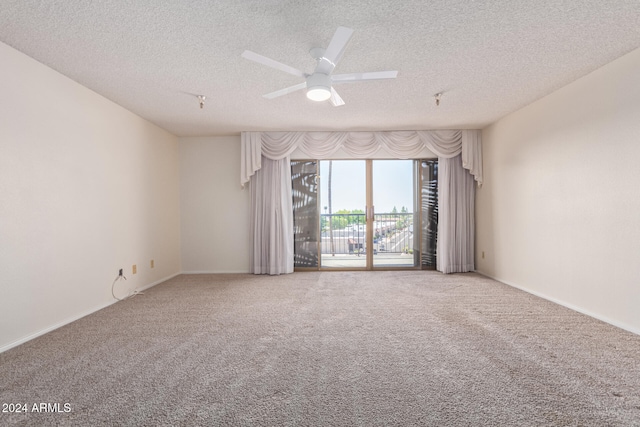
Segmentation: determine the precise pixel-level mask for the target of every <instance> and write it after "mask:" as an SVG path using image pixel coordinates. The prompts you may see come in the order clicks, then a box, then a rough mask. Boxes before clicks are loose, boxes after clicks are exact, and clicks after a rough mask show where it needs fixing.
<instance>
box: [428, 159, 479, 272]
mask: <svg viewBox="0 0 640 427" xmlns="http://www.w3.org/2000/svg"><path fill="white" fill-rule="evenodd" d="M475 190H476V189H475V186H474V184H473V177H472V176H471V175H470V174H469V173H468V172H467V171H466V170H465V169H464V168H463V164H462V155H458V156H456V157H453V158H450V159H446V158H439V159H438V244H437V249H436V253H437V257H436V264H437V266H436V268H437V269H438V271H441V272H443V273H465V272H467V271H473V270H474V269H475V266H474V245H475V242H474V236H475V219H474V218H475Z"/></svg>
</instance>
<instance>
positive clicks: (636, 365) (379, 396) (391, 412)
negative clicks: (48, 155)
mask: <svg viewBox="0 0 640 427" xmlns="http://www.w3.org/2000/svg"><path fill="white" fill-rule="evenodd" d="M0 382H1V383H0V385H1V388H0V403H3V404H4V403H7V404H8V403H25V404H27V405H28V409H29V411H31V410H32V409H33V404H34V403H38V404H39V403H51V404H54V403H58V405H59V406H58V407H57V409H58V410H59V411H60V412H55V413H36V412H29V413H26V414H7V413H0V425H14V424H15V425H37V426H42V425H79V426H89V425H91V426H95V425H114V426H115V425H118V426H121V425H124V426H126V425H130V426H138V425H149V426H155V425H207V426H217V425H234V426H236V425H237V426H410V425H426V426H484V425H491V426H627V425H640V336H637V335H634V334H631V333H628V332H625V331H623V330H620V329H617V328H615V327H613V326H610V325H607V324H605V323H602V322H600V321H597V320H594V319H592V318H589V317H587V316H584V315H581V314H578V313H575V312H572V311H570V310H568V309H566V308H563V307H560V306H557V305H555V304H552V303H550V302H547V301H544V300H541V299H539V298H536V297H534V296H531V295H529V294H526V293H524V292H521V291H518V290H515V289H512V288H510V287H508V286H505V285H502V284H500V283H498V282H495V281H492V280H489V279H486V278H484V277H482V276H480V275H477V274H457V275H442V274H439V273H436V272H420V271H411V272H311V273H295V274H293V275H287V276H281V277H265V276H251V275H183V276H178V277H176V278H174V279H172V280H169V281H167V282H165V283H163V284H160V285H158V286H156V287H154V288H152V289H150V290H148V291H147V292H146V293H145V294H144V295H141V296H137V297H135V298H132V299H129V300H126V301H123V302H119V303H117V304H114V305H112V306H110V307H108V308H106V309H104V310H101V311H100V312H98V313H95V314H93V315H91V316H88V317H85V318H83V319H81V320H79V321H77V322H74V323H73V324H70V325H68V326H66V327H63V328H61V329H58V330H56V331H54V332H52V333H49V334H47V335H45V336H42V337H40V338H37V339H35V340H33V341H30V342H28V343H26V344H23V345H21V346H19V347H16V348H14V349H11V350H9V351H7V352H5V353H2V354H0ZM65 404H68V406H67V407H65V406H64V405H65ZM55 408H56V406H55V405H50V407H49V409H55ZM65 409H69V412H64V411H65Z"/></svg>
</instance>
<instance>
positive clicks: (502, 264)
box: [476, 49, 640, 333]
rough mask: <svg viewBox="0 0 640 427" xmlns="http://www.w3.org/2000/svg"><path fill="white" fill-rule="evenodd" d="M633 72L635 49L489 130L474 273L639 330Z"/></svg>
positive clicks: (636, 81)
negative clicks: (478, 272)
mask: <svg viewBox="0 0 640 427" xmlns="http://www.w3.org/2000/svg"><path fill="white" fill-rule="evenodd" d="M639 76H640V49H639V50H636V51H634V52H632V53H630V54H628V55H626V56H624V57H622V58H619V59H618V60H616V61H614V62H612V63H610V64H608V65H606V66H604V67H602V68H601V69H598V70H596V71H595V72H593V73H591V74H589V75H588V76H586V77H584V78H582V79H580V80H578V81H576V82H574V83H572V84H570V85H568V86H566V87H564V88H562V89H561V90H558V91H557V92H555V93H553V94H551V95H549V96H547V97H545V98H543V99H541V100H539V101H537V102H535V103H533V104H531V105H529V106H527V107H526V108H523V109H522V110H520V111H518V112H516V113H513V114H511V115H509V116H507V117H505V118H503V119H501V120H499V121H498V122H497V123H495V124H493V125H491V126H489V127H488V128H486V129H484V131H483V151H484V171H485V184H484V186H483V188H481V189H480V190H479V191H478V194H477V213H476V216H477V244H476V257H477V263H476V265H477V269H478V271H480V272H481V273H484V274H486V275H488V276H491V277H494V278H496V279H498V280H501V281H503V282H505V283H508V284H511V285H513V286H516V287H519V288H522V289H525V290H527V291H530V292H532V293H534V294H538V295H540V296H543V297H545V298H548V299H551V300H554V301H556V302H559V303H561V304H564V305H567V306H570V307H572V308H574V309H577V310H579V311H582V312H585V313H588V314H591V315H593V316H595V317H598V318H600V319H602V320H605V321H608V322H610V323H613V324H615V325H618V326H620V327H623V328H625V329H628V330H631V331H634V332H636V333H640V168H639V167H638V164H639V163H638V160H639V159H640V77H639ZM483 251H484V253H485V257H484V259H483V258H482V252H483Z"/></svg>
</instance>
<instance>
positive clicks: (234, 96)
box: [0, 0, 640, 136]
mask: <svg viewBox="0 0 640 427" xmlns="http://www.w3.org/2000/svg"><path fill="white" fill-rule="evenodd" d="M341 25H342V26H347V27H350V28H353V29H354V30H355V33H354V35H353V37H352V39H351V42H350V44H349V45H348V47H347V49H346V52H345V54H344V57H343V59H342V61H341V62H340V63H339V64H338V66H337V68H336V70H335V72H336V73H352V72H362V71H383V70H398V71H399V74H398V78H397V79H396V80H392V81H377V82H367V83H354V84H342V85H339V86H336V89H337V90H338V92H339V93H340V95H341V96H342V98H343V99H344V100H345V102H346V105H345V106H343V107H338V108H336V107H332V106H331V105H330V104H329V103H313V102H311V101H309V100H307V99H306V98H305V96H304V92H303V91H299V92H296V93H292V94H289V95H286V96H283V97H281V98H277V99H274V100H267V99H264V98H262V95H263V94H265V93H268V92H272V91H275V90H278V89H281V88H284V87H287V86H291V85H294V84H296V83H300V82H301V80H300V79H299V78H296V77H294V76H291V75H288V74H285V73H283V72H280V71H278V70H274V69H270V68H268V67H265V66H262V65H260V64H257V63H254V62H251V61H248V60H246V59H243V58H241V57H240V54H241V53H242V52H243V51H244V50H246V49H248V50H252V51H254V52H257V53H259V54H262V55H264V56H267V57H270V58H273V59H275V60H277V61H280V62H283V63H285V64H288V65H291V66H293V67H295V68H299V69H301V70H303V71H305V72H310V71H312V70H313V67H314V65H315V62H314V60H313V59H312V58H311V56H310V55H309V53H308V51H309V49H310V48H312V47H314V46H320V47H326V46H327V45H328V43H329V41H330V40H331V37H332V36H333V33H334V32H335V30H336V28H337V27H338V26H341ZM0 41H2V42H4V43H6V44H8V45H10V46H12V47H14V48H16V49H18V50H20V51H22V52H24V53H25V54H27V55H29V56H31V57H33V58H34V59H36V60H38V61H40V62H42V63H44V64H46V65H48V66H50V67H51V68H53V69H55V70H57V71H59V72H60V73H62V74H64V75H66V76H68V77H69V78H71V79H73V80H75V81H77V82H79V83H81V84H83V85H85V86H87V87H88V88H90V89H92V90H94V91H95V92H97V93H99V94H101V95H103V96H105V97H106V98H108V99H110V100H112V101H114V102H116V103H118V104H120V105H122V106H123V107H125V108H127V109H129V110H131V111H133V112H134V113H137V114H138V115H140V116H142V117H144V118H146V119H148V120H150V121H151V122H153V123H156V124H157V125H159V126H160V127H162V128H164V129H166V130H168V131H170V132H171V133H173V134H175V135H178V136H195V135H229V134H237V133H239V132H240V131H243V130H402V129H442V128H482V127H484V126H486V125H488V124H490V123H492V122H494V121H496V120H497V119H499V118H501V117H502V116H504V115H506V114H508V113H511V112H513V111H515V110H517V109H519V108H521V107H523V106H525V105H527V104H529V103H531V102H533V101H535V100H537V99H539V98H541V97H543V96H545V95H547V94H549V93H551V92H553V91H554V90H556V89H559V88H560V87H562V86H564V85H566V84H568V83H570V82H572V81H574V80H576V79H578V78H580V77H582V76H584V75H586V74H588V73H589V72H591V71H593V70H595V69H597V68H599V67H601V66H603V65H605V64H606V63H608V62H611V61H612V60H614V59H616V58H618V57H620V56H622V55H624V54H625V53H628V52H630V51H632V50H634V49H636V48H638V47H639V46H640V2H638V1H637V0H615V1H604V2H603V1H601V0H600V1H583V0H566V1H562V2H558V1H556V0H545V1H536V2H524V1H492V2H484V1H469V0H457V1H456V0H437V1H429V2H425V1H423V0H408V1H393V0H386V1H384V0H369V1H366V2H365V1H358V2H344V1H326V0H323V1H317V0H311V1H305V2H300V1H264V0H255V1H238V0H221V1H215V2H212V1H209V0H208V1H163V2H157V1H152V0H135V1H116V0H110V1H100V2H87V1H84V0H67V1H64V2H46V1H40V0H10V1H3V4H2V7H1V8H0ZM438 92H444V96H443V98H442V103H441V105H440V107H436V106H435V102H434V99H433V95H434V94H436V93H438ZM198 94H203V95H205V96H206V97H207V101H206V105H205V108H204V109H202V110H201V109H200V108H199V105H198V99H197V97H196V95H198ZM594 102H597V100H595V99H594Z"/></svg>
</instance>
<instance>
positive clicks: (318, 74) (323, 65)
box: [242, 27, 398, 107]
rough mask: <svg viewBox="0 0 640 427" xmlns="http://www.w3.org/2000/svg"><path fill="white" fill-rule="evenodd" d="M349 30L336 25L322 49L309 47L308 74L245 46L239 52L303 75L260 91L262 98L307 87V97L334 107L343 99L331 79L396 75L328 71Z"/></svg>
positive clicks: (392, 75)
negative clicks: (298, 79) (311, 60)
mask: <svg viewBox="0 0 640 427" xmlns="http://www.w3.org/2000/svg"><path fill="white" fill-rule="evenodd" d="M352 34H353V30H352V29H351V28H346V27H338V29H337V30H336V33H335V34H334V35H333V38H332V39H331V42H330V43H329V46H328V47H327V49H326V50H325V49H322V48H320V47H314V48H313V49H311V50H310V51H309V53H310V54H311V56H312V57H313V58H314V59H315V60H316V62H317V65H316V68H315V69H314V70H313V73H311V74H308V73H303V72H302V71H300V70H298V69H297V68H293V67H290V66H288V65H286V64H283V63H281V62H278V61H275V60H273V59H270V58H267V57H265V56H262V55H259V54H257V53H255V52H251V51H250V50H245V51H244V52H243V53H242V57H243V58H246V59H249V60H251V61H255V62H258V63H260V64H263V65H266V66H267V67H272V68H275V69H277V70H280V71H284V72H285V73H289V74H293V75H294V76H298V77H302V78H304V79H305V81H304V82H303V83H299V84H297V85H294V86H290V87H288V88H284V89H280V90H277V91H275V92H271V93H267V94H266V95H263V96H264V97H265V98H267V99H273V98H276V97H278V96H282V95H286V94H289V93H291V92H295V91H297V90H301V89H307V98H309V99H311V100H312V101H326V100H327V99H329V100H330V101H331V103H332V104H333V105H334V106H336V107H338V106H340V105H344V101H343V100H342V98H340V95H338V92H336V90H335V89H334V88H333V84H334V83H352V82H360V81H367V80H382V79H395V78H396V76H397V75H398V72H397V71H375V72H369V73H350V74H331V73H332V72H333V69H334V68H335V67H336V65H337V64H338V62H339V61H340V59H341V58H342V55H343V54H344V51H345V48H346V47H347V43H349V40H350V39H351V36H352Z"/></svg>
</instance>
